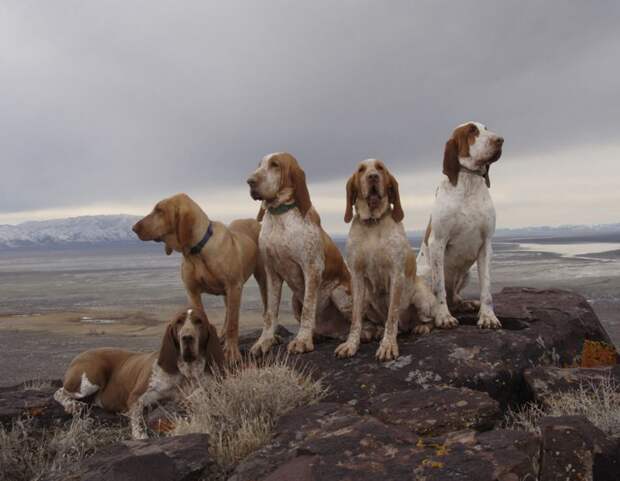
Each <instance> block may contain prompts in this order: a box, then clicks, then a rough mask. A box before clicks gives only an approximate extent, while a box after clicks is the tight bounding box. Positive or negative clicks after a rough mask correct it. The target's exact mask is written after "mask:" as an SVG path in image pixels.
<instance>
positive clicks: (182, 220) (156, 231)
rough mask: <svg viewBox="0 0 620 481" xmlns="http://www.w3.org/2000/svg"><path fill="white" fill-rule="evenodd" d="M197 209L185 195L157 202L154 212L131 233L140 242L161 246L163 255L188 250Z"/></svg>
mask: <svg viewBox="0 0 620 481" xmlns="http://www.w3.org/2000/svg"><path fill="white" fill-rule="evenodd" d="M199 211H200V207H199V206H198V204H196V203H195V202H194V201H193V200H192V199H191V197H189V196H188V195H187V194H176V195H173V196H172V197H168V198H167V199H163V200H160V201H159V202H158V203H157V204H155V207H153V210H152V211H151V212H150V213H149V214H148V215H147V216H146V217H144V218H142V219H140V220H139V221H138V222H136V223H135V224H134V225H133V227H132V230H133V231H134V232H135V233H136V235H137V236H138V237H139V238H140V240H143V241H155V242H163V243H164V244H165V246H166V254H168V255H170V254H171V253H172V251H173V250H175V251H179V252H184V249H187V248H189V247H190V246H191V243H192V237H193V228H194V224H195V223H196V220H197V219H196V217H197V212H199Z"/></svg>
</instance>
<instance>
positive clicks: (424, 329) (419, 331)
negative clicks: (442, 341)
mask: <svg viewBox="0 0 620 481" xmlns="http://www.w3.org/2000/svg"><path fill="white" fill-rule="evenodd" d="M432 330H433V325H432V324H431V323H424V324H418V325H417V326H415V328H414V329H413V332H414V334H416V335H418V336H426V335H427V334H430V333H431V331H432Z"/></svg>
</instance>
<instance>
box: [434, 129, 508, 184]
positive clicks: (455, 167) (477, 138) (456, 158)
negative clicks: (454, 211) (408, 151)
mask: <svg viewBox="0 0 620 481" xmlns="http://www.w3.org/2000/svg"><path fill="white" fill-rule="evenodd" d="M503 144H504V139H503V137H500V136H499V135H498V134H496V133H495V132H491V131H490V130H488V129H487V128H486V126H485V125H483V124H481V123H479V122H467V123H465V124H461V125H459V126H458V127H457V128H456V129H454V132H452V136H451V137H450V140H448V142H446V147H445V150H444V157H443V173H444V174H446V175H447V176H448V179H449V180H450V183H451V184H452V185H454V186H456V185H457V183H458V177H459V171H460V170H461V166H464V167H466V168H467V169H470V170H475V171H481V172H483V173H484V177H485V181H486V184H487V186H488V187H490V186H491V181H490V179H489V169H490V167H491V164H492V163H493V162H495V161H497V160H499V158H500V157H501V155H502V145H503Z"/></svg>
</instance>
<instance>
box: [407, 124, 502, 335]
mask: <svg viewBox="0 0 620 481" xmlns="http://www.w3.org/2000/svg"><path fill="white" fill-rule="evenodd" d="M503 143H504V139H503V138H502V137H500V136H499V135H498V134H496V133H494V132H491V131H490V130H488V129H487V128H486V126H485V125H483V124H481V123H479V122H467V123H464V124H462V125H459V126H458V127H457V128H456V129H455V130H454V132H452V135H451V137H450V139H449V140H448V142H446V146H445V150H444V158H443V173H444V178H443V180H442V181H441V182H440V184H439V187H438V189H437V195H436V198H435V204H434V206H433V209H432V212H431V219H430V222H429V224H428V228H427V230H426V235H425V238H424V241H423V243H422V247H421V249H420V252H419V254H418V269H419V271H420V273H421V274H422V275H424V276H425V277H426V278H427V279H428V280H429V281H430V282H431V286H432V289H433V291H434V293H435V295H436V296H437V302H438V306H437V315H436V317H435V324H436V325H437V326H438V327H455V326H457V325H458V321H457V319H456V318H455V317H454V316H453V315H452V312H457V311H472V310H478V309H479V316H478V327H480V328H491V329H496V328H499V327H501V323H500V321H499V320H498V319H497V317H496V315H495V312H494V310H493V299H492V296H491V273H490V265H491V256H492V247H491V240H492V237H493V234H494V232H495V207H494V206H493V201H492V200H491V195H490V192H489V188H490V186H491V181H490V178H489V170H490V168H491V164H493V163H494V162H496V161H497V160H498V159H499V158H500V157H501V155H502V146H503ZM474 263H476V264H477V266H478V276H479V279H480V301H479V302H478V301H469V300H464V299H462V297H461V296H460V291H461V290H462V289H463V287H465V284H466V282H467V279H468V276H469V270H470V268H471V267H472V266H473V264H474ZM451 311H452V312H451Z"/></svg>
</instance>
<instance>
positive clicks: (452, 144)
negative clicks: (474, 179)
mask: <svg viewBox="0 0 620 481" xmlns="http://www.w3.org/2000/svg"><path fill="white" fill-rule="evenodd" d="M460 170H461V164H460V163H459V152H458V145H457V143H456V140H454V139H450V140H448V141H447V142H446V148H445V150H444V152H443V173H444V174H446V175H447V176H448V179H449V180H450V183H451V184H452V185H454V186H456V184H457V182H458V180H459V171H460Z"/></svg>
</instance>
